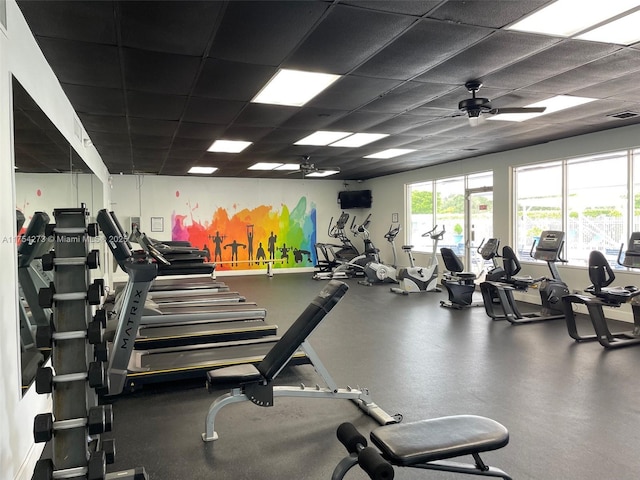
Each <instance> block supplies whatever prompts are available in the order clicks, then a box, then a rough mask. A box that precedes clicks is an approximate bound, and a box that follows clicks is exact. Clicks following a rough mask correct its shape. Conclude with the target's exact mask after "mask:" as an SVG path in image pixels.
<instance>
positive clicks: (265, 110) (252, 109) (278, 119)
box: [234, 103, 300, 127]
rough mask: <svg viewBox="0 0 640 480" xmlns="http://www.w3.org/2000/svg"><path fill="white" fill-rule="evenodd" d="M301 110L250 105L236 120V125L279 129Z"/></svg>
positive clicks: (256, 104) (278, 106)
mask: <svg viewBox="0 0 640 480" xmlns="http://www.w3.org/2000/svg"><path fill="white" fill-rule="evenodd" d="M299 110H300V109H299V108H297V107H287V106H282V105H266V104H262V103H249V104H247V106H246V107H245V108H244V109H243V110H242V112H241V113H240V115H238V117H237V118H236V119H235V121H234V124H237V125H244V126H254V127H277V126H280V125H282V124H283V123H284V122H285V121H287V119H289V118H291V117H292V116H293V115H295V114H296V113H297V112H298V111H299Z"/></svg>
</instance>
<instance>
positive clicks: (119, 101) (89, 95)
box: [62, 83, 125, 116]
mask: <svg viewBox="0 0 640 480" xmlns="http://www.w3.org/2000/svg"><path fill="white" fill-rule="evenodd" d="M62 88H63V90H64V93H66V94H67V97H69V100H70V101H71V104H72V105H73V108H74V109H75V111H76V112H78V113H89V114H92V115H115V116H124V114H125V111H124V96H123V94H122V90H118V89H114V88H101V87H87V86H84V85H70V84H68V83H63V84H62Z"/></svg>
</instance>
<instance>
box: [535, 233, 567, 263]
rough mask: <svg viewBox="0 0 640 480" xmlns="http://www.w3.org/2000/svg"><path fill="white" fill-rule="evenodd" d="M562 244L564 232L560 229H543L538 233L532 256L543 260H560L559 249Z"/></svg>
mask: <svg viewBox="0 0 640 480" xmlns="http://www.w3.org/2000/svg"><path fill="white" fill-rule="evenodd" d="M563 245H564V232H562V231H560V230H545V231H544V232H542V233H541V234H540V240H539V241H538V245H536V251H535V253H534V254H533V258H535V259H536V260H542V261H545V262H557V261H558V260H560V251H561V250H562V247H563Z"/></svg>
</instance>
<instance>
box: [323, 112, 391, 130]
mask: <svg viewBox="0 0 640 480" xmlns="http://www.w3.org/2000/svg"><path fill="white" fill-rule="evenodd" d="M393 117H394V114H393V113H375V112H365V111H356V112H353V113H350V114H349V115H346V116H344V117H342V118H339V119H338V120H336V121H335V122H333V123H331V124H330V125H329V126H328V128H329V129H330V130H334V131H342V132H364V131H366V130H367V129H368V128H370V127H374V126H377V125H379V124H381V123H383V122H386V121H387V120H389V119H391V118H393ZM383 131H385V132H386V130H383Z"/></svg>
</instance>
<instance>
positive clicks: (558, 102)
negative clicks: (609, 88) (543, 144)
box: [487, 95, 595, 122]
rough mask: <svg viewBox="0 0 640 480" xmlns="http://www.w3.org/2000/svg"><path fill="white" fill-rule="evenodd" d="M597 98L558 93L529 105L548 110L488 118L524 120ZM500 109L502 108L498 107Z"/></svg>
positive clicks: (507, 120) (505, 114) (489, 118)
mask: <svg viewBox="0 0 640 480" xmlns="http://www.w3.org/2000/svg"><path fill="white" fill-rule="evenodd" d="M594 100H595V98H587V97H573V96H570V95H557V96H555V97H551V98H548V99H546V100H542V101H540V102H536V103H532V104H531V105H527V107H546V110H545V111H544V112H542V113H504V114H500V115H495V116H493V117H488V118H487V120H496V121H500V120H503V121H506V122H523V121H525V120H529V119H531V118H535V117H540V116H542V115H548V114H549V113H553V112H559V111H560V110H566V109H567V108H571V107H577V106H578V105H583V104H585V103H589V102H593V101H594ZM498 110H500V109H498Z"/></svg>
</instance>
